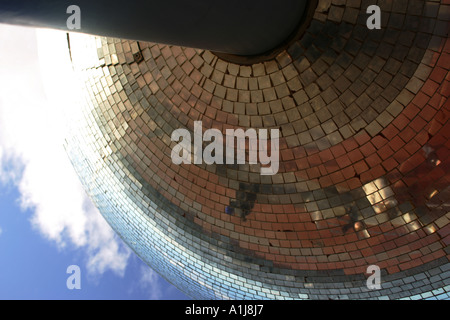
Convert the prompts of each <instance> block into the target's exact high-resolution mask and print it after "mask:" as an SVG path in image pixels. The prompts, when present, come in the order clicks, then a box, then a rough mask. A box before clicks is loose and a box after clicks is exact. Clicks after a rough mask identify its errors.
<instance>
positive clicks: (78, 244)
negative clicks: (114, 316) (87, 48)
mask: <svg viewBox="0 0 450 320" xmlns="http://www.w3.org/2000/svg"><path fill="white" fill-rule="evenodd" d="M66 45H67V44H66V35H65V33H64V32H61V31H50V30H35V29H32V28H23V27H14V26H7V25H1V24H0V299H153V300H156V299H166V300H172V299H188V297H187V296H185V295H184V294H183V293H181V292H180V291H179V290H178V289H176V288H175V287H174V286H172V285H171V284H169V283H167V282H166V281H165V280H164V279H163V278H161V277H160V276H159V275H157V274H156V273H155V272H153V271H152V270H151V269H150V268H149V267H148V266H147V265H145V264H144V263H143V262H142V261H141V260H140V259H139V258H138V257H137V256H136V255H135V254H134V253H133V252H132V251H131V250H130V249H129V248H128V247H127V246H126V245H125V244H124V243H123V242H122V241H121V240H120V238H119V237H118V236H117V235H115V234H114V232H113V231H112V230H111V228H110V227H109V226H108V225H107V224H106V222H105V221H104V220H103V218H102V217H101V215H100V213H99V212H98V211H97V209H96V208H95V207H94V206H93V205H92V203H91V202H90V200H89V198H88V197H87V195H86V194H85V192H84V190H83V189H82V187H81V185H80V183H79V181H78V179H77V177H76V175H75V173H74V171H73V168H72V167H71V165H70V162H69V161H68V159H67V157H66V155H65V153H64V150H63V148H62V138H63V137H64V126H62V125H61V124H62V123H63V122H62V121H61V119H62V118H61V116H62V114H63V112H62V110H63V109H64V108H73V107H76V105H77V103H79V101H77V99H78V98H79V96H78V95H77V94H78V91H77V87H76V85H75V84H74V82H73V79H72V78H71V75H70V71H71V69H70V65H69V64H68V63H67V61H68V55H67V50H66V47H65V46H66ZM70 265H78V266H79V267H80V270H81V289H80V290H69V289H68V288H67V286H66V280H67V278H68V277H69V276H70V274H67V273H66V270H67V267H68V266H70Z"/></svg>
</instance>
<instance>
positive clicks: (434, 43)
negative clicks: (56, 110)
mask: <svg viewBox="0 0 450 320" xmlns="http://www.w3.org/2000/svg"><path fill="white" fill-rule="evenodd" d="M375 2H376V3H374V1H365V0H364V1H360V0H328V1H326V0H324V1H322V0H321V1H319V2H318V5H317V7H316V8H315V12H314V15H313V18H312V20H311V21H310V23H309V25H308V26H307V28H306V30H305V31H304V33H303V34H302V36H301V37H300V38H299V39H298V40H296V41H293V42H292V43H290V44H289V46H287V47H286V48H284V49H283V50H282V51H281V52H279V53H277V54H276V55H275V56H274V57H270V58H268V59H265V60H261V61H255V62H254V63H245V64H240V63H239V62H236V61H232V59H227V57H223V56H221V55H220V54H216V53H214V52H210V51H207V50H200V49H193V48H186V47H178V46H171V45H162V44H154V43H148V42H140V41H129V40H121V39H116V38H102V37H94V36H85V37H84V38H83V39H84V40H78V41H75V36H72V35H70V36H69V41H70V50H71V55H72V59H73V65H74V68H75V69H76V70H77V71H78V72H79V74H80V75H81V77H82V79H83V81H84V94H85V103H84V105H82V106H80V112H79V114H78V116H77V117H74V118H72V119H71V121H70V123H69V125H70V130H71V131H70V134H69V135H68V136H67V138H66V144H65V147H66V150H67V153H68V155H69V157H70V159H71V161H72V163H73V165H74V167H75V169H76V171H77V173H78V174H79V176H80V179H81V181H82V183H83V185H84V186H85V188H86V190H87V192H88V194H89V195H90V196H91V198H92V199H93V201H94V203H95V205H96V206H97V207H98V208H99V210H100V212H101V213H102V215H103V216H104V217H105V219H106V220H107V221H108V223H109V224H110V225H111V227H112V228H113V229H114V230H115V231H116V232H117V233H118V234H119V235H120V236H121V238H122V239H123V240H124V241H125V242H126V243H127V244H128V245H129V246H130V247H131V248H132V249H133V250H134V251H135V252H136V254H137V255H138V256H139V257H141V258H142V259H143V260H144V261H145V262H146V263H147V264H148V265H149V266H150V267H151V268H153V269H154V270H155V271H157V272H158V273H159V274H160V275H161V276H163V277H164V278H165V279H167V280H168V281H169V282H171V283H173V284H174V285H175V286H177V287H178V288H179V289H180V290H182V291H183V292H185V293H186V294H187V295H189V296H191V297H192V298H194V299H386V298H389V299H401V298H417V299H423V298H430V297H436V298H443V297H444V298H445V297H448V296H449V295H450V294H449V293H448V292H450V281H449V279H450V264H449V258H450V255H449V253H450V252H449V248H448V244H449V242H450V226H449V219H450V212H449V211H450V210H449V206H450V201H449V200H450V197H449V196H450V188H449V185H450V170H449V166H450V161H449V160H450V159H449V157H450V150H449V148H450V142H449V137H450V121H449V117H450V102H449V99H448V97H449V93H450V75H449V67H450V40H449V37H448V30H449V21H450V3H449V2H448V1H440V2H439V1H419V0H414V1H406V0H396V1H390V0H383V1H375ZM372 4H377V5H379V6H380V8H381V10H382V15H381V18H382V23H381V29H379V30H377V29H375V30H369V29H368V27H367V25H366V22H367V19H368V17H369V16H370V15H369V14H367V12H366V9H367V7H368V6H369V5H372ZM86 54H89V55H90V56H91V59H87V60H86V59H84V60H83V59H82V58H83V57H85V56H86ZM92 57H93V58H92ZM196 121H201V122H202V125H203V130H206V129H212V128H213V129H218V130H219V131H220V132H222V133H223V134H225V132H226V130H227V129H238V128H241V129H244V130H245V129H248V128H255V129H278V130H279V132H280V139H279V170H278V172H277V173H276V174H274V175H261V174H260V169H261V165H260V164H249V163H248V162H247V163H245V164H218V163H214V164H206V163H198V164H194V163H191V164H185V163H182V164H175V163H174V162H173V161H172V159H171V152H172V150H173V148H174V146H175V145H176V144H177V142H176V141H172V139H171V135H172V133H173V132H174V130H176V129H186V130H188V131H189V132H191V133H192V132H193V131H194V122H196ZM247 151H248V150H247ZM373 266H375V268H379V271H380V272H379V275H380V280H381V283H380V287H378V288H373V287H370V286H368V283H369V281H368V280H370V277H371V275H372V271H371V270H374V269H373V268H374V267H373Z"/></svg>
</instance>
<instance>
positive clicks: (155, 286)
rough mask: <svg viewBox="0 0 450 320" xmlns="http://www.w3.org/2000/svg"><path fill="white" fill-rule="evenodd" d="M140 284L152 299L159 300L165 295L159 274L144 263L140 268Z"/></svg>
mask: <svg viewBox="0 0 450 320" xmlns="http://www.w3.org/2000/svg"><path fill="white" fill-rule="evenodd" d="M139 286H140V288H141V290H144V291H145V292H146V293H147V294H148V296H149V299H151V300H159V299H161V297H162V296H163V292H162V290H161V287H162V285H161V284H160V277H159V275H158V274H157V273H156V272H155V271H153V270H152V269H151V268H149V267H147V266H145V265H142V266H141V269H140V281H139Z"/></svg>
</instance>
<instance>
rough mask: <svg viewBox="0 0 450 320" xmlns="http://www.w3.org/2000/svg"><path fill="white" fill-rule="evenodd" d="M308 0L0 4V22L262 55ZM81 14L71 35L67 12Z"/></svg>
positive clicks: (297, 19) (30, 0) (25, 0)
mask: <svg viewBox="0 0 450 320" xmlns="http://www.w3.org/2000/svg"><path fill="white" fill-rule="evenodd" d="M308 2H309V1H308V0H222V1H219V0H147V1H144V0H142V1H139V0H124V1H118V0H71V1H65V0H0V22H1V23H8V24H18V25H26V26H33V27H44V28H54V29H61V30H66V31H77V32H83V33H87V34H94V35H99V36H107V37H115V38H123V39H132V40H140V41H150V42H156V43H163V44H172V45H179V46H185V47H193V48H200V49H208V50H212V51H217V52H222V53H229V54H235V55H245V56H247V55H257V54H261V53H264V52H267V51H270V50H272V49H273V48H275V47H277V46H278V45H280V44H281V43H283V42H284V41H285V40H286V39H287V38H288V37H289V36H290V35H291V34H292V33H293V32H295V30H296V28H297V27H298V25H299V24H300V23H301V20H302V18H303V13H304V11H305V10H306V7H307V3H308ZM70 5H76V6H78V7H79V8H80V9H81V16H80V17H81V29H80V30H68V28H67V24H66V21H67V19H68V18H69V17H70V14H68V13H67V12H66V11H67V8H68V7H69V6H70Z"/></svg>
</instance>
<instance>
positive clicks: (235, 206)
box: [225, 183, 259, 221]
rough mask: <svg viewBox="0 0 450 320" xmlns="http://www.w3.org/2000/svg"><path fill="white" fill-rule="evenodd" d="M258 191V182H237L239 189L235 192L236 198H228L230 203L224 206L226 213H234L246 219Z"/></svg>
mask: <svg viewBox="0 0 450 320" xmlns="http://www.w3.org/2000/svg"><path fill="white" fill-rule="evenodd" d="M258 192H259V185H258V184H247V183H239V190H238V191H237V192H236V200H230V205H229V206H228V207H226V208H225V212H226V213H227V214H236V215H238V216H240V217H241V218H242V220H244V221H245V220H246V216H247V215H249V214H250V212H251V210H252V209H253V207H254V205H255V201H256V194H257V193H258Z"/></svg>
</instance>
